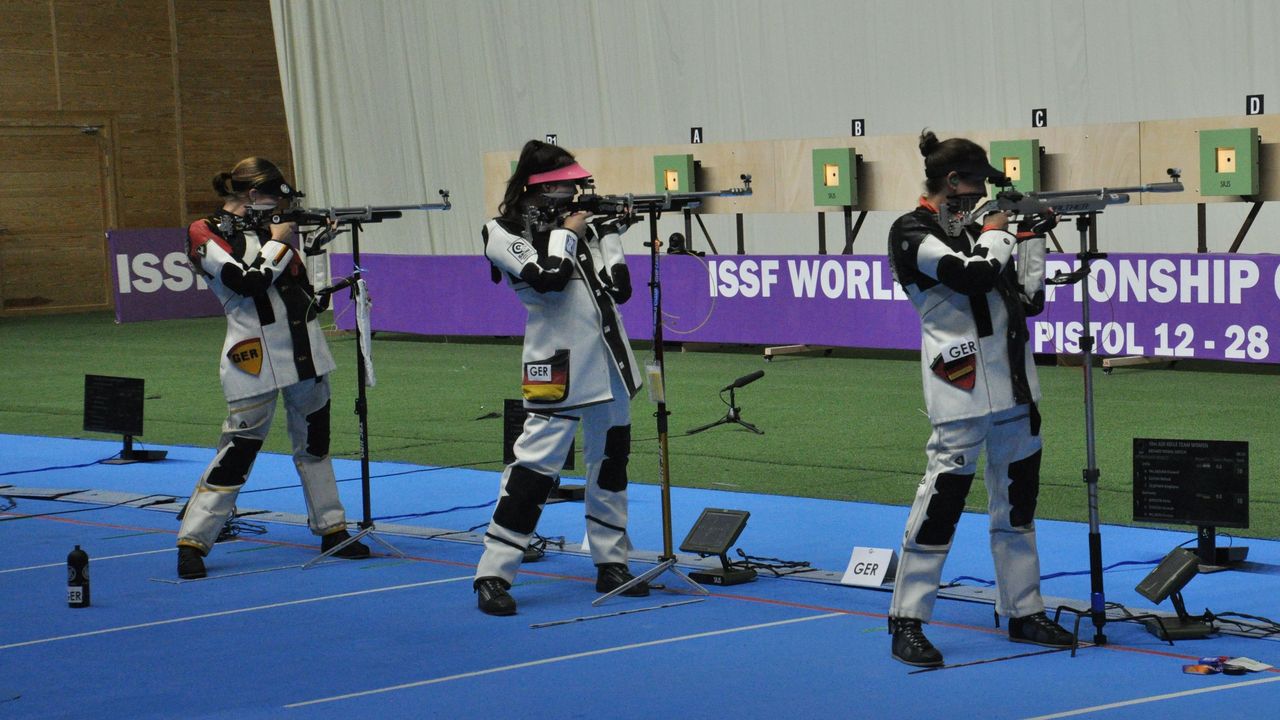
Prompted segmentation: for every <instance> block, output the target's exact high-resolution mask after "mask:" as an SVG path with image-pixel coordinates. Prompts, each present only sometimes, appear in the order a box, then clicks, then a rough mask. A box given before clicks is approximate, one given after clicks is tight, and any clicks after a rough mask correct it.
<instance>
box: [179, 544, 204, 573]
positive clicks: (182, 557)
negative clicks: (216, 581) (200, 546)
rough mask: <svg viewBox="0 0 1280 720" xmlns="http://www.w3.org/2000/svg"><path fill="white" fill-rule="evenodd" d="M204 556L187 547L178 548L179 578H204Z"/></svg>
mask: <svg viewBox="0 0 1280 720" xmlns="http://www.w3.org/2000/svg"><path fill="white" fill-rule="evenodd" d="M204 575H205V573H204V554H203V553H201V552H200V551H199V550H197V549H195V548H193V547H189V546H187V545H179V546H178V577H180V578H182V579H183V580H199V579H200V578H202V577H204Z"/></svg>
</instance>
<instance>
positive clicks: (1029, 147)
mask: <svg viewBox="0 0 1280 720" xmlns="http://www.w3.org/2000/svg"><path fill="white" fill-rule="evenodd" d="M990 154H991V164H992V165H993V166H995V168H996V169H997V170H999V171H1001V172H1003V173H1004V174H1005V175H1007V176H1008V177H1009V180H1010V181H1012V183H1013V189H1014V190H1017V191H1019V192H1024V193H1030V192H1040V160H1041V157H1042V156H1043V155H1044V148H1042V147H1040V141H1039V140H993V141H992V142H991V149H990Z"/></svg>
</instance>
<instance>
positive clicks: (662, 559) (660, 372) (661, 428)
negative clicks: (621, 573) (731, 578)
mask: <svg viewBox="0 0 1280 720" xmlns="http://www.w3.org/2000/svg"><path fill="white" fill-rule="evenodd" d="M661 214H662V213H661V210H660V209H659V208H658V207H651V208H649V209H648V215H649V242H647V243H645V245H646V246H648V248H649V272H650V275H649V297H650V300H651V302H652V304H653V361H654V365H656V366H657V372H656V377H655V373H654V372H653V369H652V368H651V369H650V373H649V383H650V387H649V392H650V394H651V396H652V397H653V398H654V400H655V401H656V402H657V405H658V410H657V412H655V413H654V417H655V418H657V421H658V472H659V474H660V480H661V488H662V554H661V555H659V556H658V561H659V562H658V564H657V565H655V566H653V567H652V568H650V569H648V570H646V571H645V572H643V573H641V574H640V575H637V576H636V577H634V578H632V579H631V580H629V581H627V582H626V583H624V584H622V585H620V586H618V587H617V588H615V589H613V590H612V591H610V592H608V593H606V594H604V595H601V596H600V597H598V598H596V599H595V600H592V601H591V604H592V605H599V604H601V603H603V602H604V601H606V600H608V599H609V598H611V597H613V596H614V595H618V594H621V593H623V592H625V591H627V590H629V589H631V588H632V587H634V586H636V585H639V584H640V583H645V582H648V581H650V580H652V579H653V578H656V577H658V576H659V575H661V574H663V573H664V572H668V571H670V572H671V573H674V574H675V576H676V577H678V578H680V579H681V580H683V581H684V582H685V583H686V584H688V585H689V587H691V588H692V589H693V591H694V592H696V593H698V594H699V595H709V594H710V591H709V590H707V589H706V588H704V587H702V586H701V585H699V584H698V583H696V582H694V581H693V580H692V579H691V578H690V577H689V576H688V575H685V574H684V573H683V572H681V571H680V569H679V568H677V567H676V554H675V551H674V549H673V546H672V542H671V464H670V455H669V453H668V448H667V416H668V415H670V414H671V413H669V412H668V411H667V398H666V364H665V359H664V356H663V351H662V270H661V265H660V263H659V262H658V260H659V254H658V250H659V249H660V248H661V247H662V241H661V240H659V239H658V217H659V216H660V215H661Z"/></svg>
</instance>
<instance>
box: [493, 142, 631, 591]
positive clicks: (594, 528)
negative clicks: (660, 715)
mask: <svg viewBox="0 0 1280 720" xmlns="http://www.w3.org/2000/svg"><path fill="white" fill-rule="evenodd" d="M588 178H590V173H588V172H587V171H586V170H585V169H583V168H582V166H581V165H579V164H578V163H577V162H576V161H575V160H574V157H573V155H571V154H570V153H569V152H568V151H566V150H564V149H562V148H559V147H556V146H555V145H549V144H547V143H543V142H538V141H537V140H530V141H529V142H528V143H526V144H525V146H524V149H523V150H522V151H521V153H520V159H519V161H518V162H517V163H516V169H515V172H514V173H513V174H512V176H511V179H510V180H509V181H508V182H507V190H506V194H505V196H504V197H503V201H502V204H501V205H500V206H499V207H498V212H499V215H498V217H496V218H493V219H492V220H490V221H489V222H488V223H486V224H485V226H484V230H483V231H482V236H483V238H484V243H485V256H486V257H487V258H488V259H489V262H491V263H492V264H493V268H494V281H495V282H498V281H500V280H501V278H502V276H503V275H505V276H506V278H507V282H508V284H509V285H510V286H511V289H512V290H514V291H515V293H516V295H517V296H518V297H519V298H520V301H521V302H522V303H524V306H525V309H526V310H527V311H528V313H529V317H528V321H527V323H526V325H525V335H524V351H523V355H522V360H523V369H524V372H523V380H522V388H521V389H522V391H523V396H524V406H525V408H526V409H527V410H528V411H529V416H528V419H527V420H525V424H524V431H523V432H522V433H521V435H520V437H519V439H517V440H516V442H515V448H514V450H515V457H516V460H515V462H513V463H511V464H510V465H508V466H507V467H506V469H505V470H504V471H503V473H502V484H501V488H500V491H499V497H498V505H497V507H496V508H495V509H494V513H493V520H492V521H491V522H490V523H489V529H488V531H487V532H486V533H485V537H484V554H483V556H482V557H481V558H480V562H479V564H478V565H477V567H476V579H475V583H474V588H475V591H476V593H477V601H478V604H479V606H480V609H481V610H482V611H484V612H486V613H488V614H490V615H512V614H514V613H515V612H516V602H515V599H514V598H512V597H511V594H510V593H508V592H507V591H508V590H509V589H510V588H511V582H512V581H513V580H514V579H515V576H516V570H517V569H518V568H519V567H520V562H521V560H522V559H523V558H524V552H525V548H526V547H528V545H529V540H530V538H531V537H532V536H533V531H534V529H535V528H536V527H537V524H538V518H539V517H540V516H541V514H542V506H543V505H544V504H545V503H546V500H547V497H548V495H549V493H550V492H551V490H552V488H553V487H554V486H555V484H556V483H557V482H558V479H559V474H560V470H561V468H562V467H563V466H564V464H565V462H566V460H567V458H568V453H569V448H570V445H571V443H572V442H573V436H574V432H575V431H576V430H577V427H578V423H579V422H581V423H582V426H583V455H584V458H585V462H586V466H587V478H586V517H587V539H588V544H589V545H590V547H591V557H592V560H593V561H594V562H595V564H596V567H597V575H596V590H597V591H600V592H609V591H611V590H614V589H616V588H618V587H619V586H620V585H622V584H623V583H626V582H628V581H629V580H631V579H633V576H632V575H631V573H630V572H629V570H628V569H627V552H628V550H629V548H630V542H629V540H628V538H627V457H628V455H629V454H630V452H631V405H630V403H631V398H632V397H634V396H635V394H636V392H637V391H638V390H639V388H640V373H639V371H638V369H637V368H636V362H635V357H634V356H632V354H631V346H630V344H629V342H628V340H627V334H626V330H625V329H624V328H623V326H622V317H621V315H620V313H619V312H618V308H617V305H618V304H620V303H624V302H626V301H627V298H629V297H630V296H631V280H630V276H629V274H628V272H627V265H626V259H625V258H624V256H623V253H622V238H621V234H622V233H623V232H624V231H625V230H626V228H627V225H628V220H629V218H624V217H619V218H596V219H594V220H591V221H589V218H588V214H587V213H585V212H566V211H564V210H563V207H564V205H565V203H567V202H569V201H571V200H573V198H574V196H575V195H576V194H577V192H578V188H579V186H580V185H582V184H585V183H586V182H587V180H588ZM624 594H625V595H630V596H644V595H648V594H649V587H648V586H647V585H645V584H643V583H641V584H638V585H636V586H634V587H632V588H630V589H628V590H627V591H626V592H625V593H624Z"/></svg>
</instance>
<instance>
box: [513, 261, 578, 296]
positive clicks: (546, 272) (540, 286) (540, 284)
mask: <svg viewBox="0 0 1280 720" xmlns="http://www.w3.org/2000/svg"><path fill="white" fill-rule="evenodd" d="M544 262H546V263H547V265H548V266H549V267H542V266H541V265H540V264H539V263H529V264H528V265H525V266H524V268H523V269H522V270H521V271H520V279H521V280H524V281H525V282H527V283H529V287H531V288H533V289H534V290H537V291H538V292H540V293H545V292H560V291H561V290H564V287H565V286H566V285H568V284H569V279H570V278H571V277H573V263H571V262H569V260H568V258H546V259H545V260H544Z"/></svg>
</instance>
